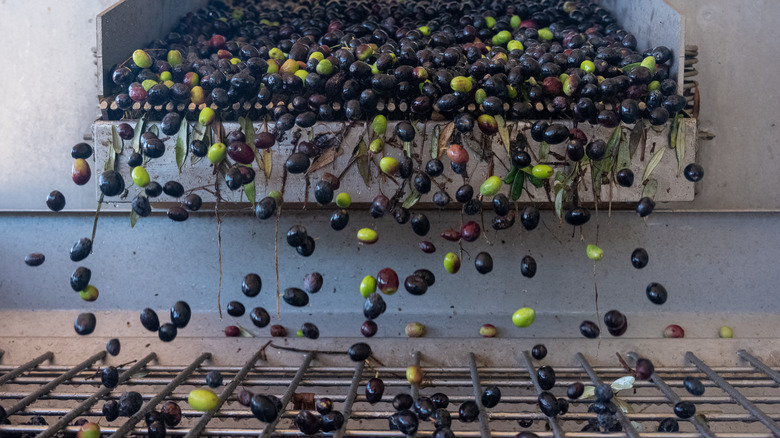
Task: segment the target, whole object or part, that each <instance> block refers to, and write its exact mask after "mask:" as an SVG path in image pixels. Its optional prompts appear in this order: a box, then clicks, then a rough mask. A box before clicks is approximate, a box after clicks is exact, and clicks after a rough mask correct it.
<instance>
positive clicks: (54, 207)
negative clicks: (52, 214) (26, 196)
mask: <svg viewBox="0 0 780 438" xmlns="http://www.w3.org/2000/svg"><path fill="white" fill-rule="evenodd" d="M46 206H47V207H49V210H51V211H60V210H62V209H63V208H65V195H63V194H62V192H60V191H58V190H54V191H52V192H51V193H49V196H47V197H46Z"/></svg>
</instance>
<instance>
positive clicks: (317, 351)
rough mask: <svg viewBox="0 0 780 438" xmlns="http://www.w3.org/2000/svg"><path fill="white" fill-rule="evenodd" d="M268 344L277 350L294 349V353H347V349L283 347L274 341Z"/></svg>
mask: <svg viewBox="0 0 780 438" xmlns="http://www.w3.org/2000/svg"><path fill="white" fill-rule="evenodd" d="M267 345H268V346H269V347H272V348H276V349H277V350H284V351H292V352H293V353H318V354H347V353H346V352H345V351H332V350H331V351H329V350H309V349H306V348H295V347H283V346H281V345H276V344H274V343H273V342H270V343H269V344H267Z"/></svg>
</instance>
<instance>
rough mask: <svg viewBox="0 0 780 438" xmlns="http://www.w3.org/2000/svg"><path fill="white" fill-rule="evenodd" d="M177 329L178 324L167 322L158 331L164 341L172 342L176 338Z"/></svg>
mask: <svg viewBox="0 0 780 438" xmlns="http://www.w3.org/2000/svg"><path fill="white" fill-rule="evenodd" d="M176 333H177V329H176V326H175V325H173V324H171V323H169V322H166V323H165V324H163V325H161V326H160V329H159V330H158V331H157V335H158V336H159V338H160V340H161V341H163V342H171V341H173V340H174V339H175V338H176Z"/></svg>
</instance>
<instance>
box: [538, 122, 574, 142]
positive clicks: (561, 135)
mask: <svg viewBox="0 0 780 438" xmlns="http://www.w3.org/2000/svg"><path fill="white" fill-rule="evenodd" d="M542 139H543V140H544V141H545V142H547V143H549V144H559V143H563V142H564V141H566V140H568V139H569V128H567V127H566V126H564V125H561V124H558V123H553V124H551V125H549V126H548V127H547V128H545V129H544V132H542Z"/></svg>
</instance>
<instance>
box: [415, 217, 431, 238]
mask: <svg viewBox="0 0 780 438" xmlns="http://www.w3.org/2000/svg"><path fill="white" fill-rule="evenodd" d="M410 222H411V225H412V231H414V233H415V234H417V235H418V236H425V235H426V234H428V232H429V231H430V230H431V224H430V222H429V221H428V217H427V216H425V215H424V214H422V213H417V214H415V215H414V216H412V218H411V221H410Z"/></svg>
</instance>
